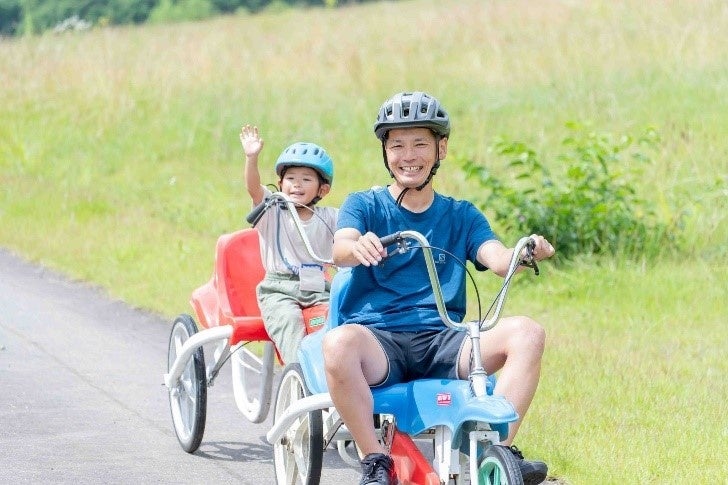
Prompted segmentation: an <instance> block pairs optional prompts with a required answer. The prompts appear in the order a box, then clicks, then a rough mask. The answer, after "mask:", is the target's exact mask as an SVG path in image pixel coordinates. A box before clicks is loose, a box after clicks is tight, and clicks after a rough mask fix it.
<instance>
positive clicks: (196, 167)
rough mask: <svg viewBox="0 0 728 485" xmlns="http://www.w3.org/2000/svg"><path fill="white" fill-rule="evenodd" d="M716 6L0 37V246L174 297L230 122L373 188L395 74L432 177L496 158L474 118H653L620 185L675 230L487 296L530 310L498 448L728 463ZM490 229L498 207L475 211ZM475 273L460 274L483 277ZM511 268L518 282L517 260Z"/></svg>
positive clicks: (637, 472)
mask: <svg viewBox="0 0 728 485" xmlns="http://www.w3.org/2000/svg"><path fill="white" fill-rule="evenodd" d="M727 30H728V10H726V8H725V6H724V5H723V3H722V2H719V1H717V0H713V1H705V2H681V3H679V2H638V1H636V0H628V1H626V2H606V1H595V2H563V1H562V2H527V1H525V0H517V1H513V2H494V1H480V0H460V1H434V0H411V1H400V2H396V3H388V2H377V3H367V4H364V5H357V6H348V7H345V8H341V9H336V10H316V9H310V10H300V11H299V10H290V11H284V12H281V13H275V14H273V13H270V14H264V15H260V16H236V17H224V18H219V19H215V20H211V21H206V22H200V23H186V24H180V25H173V26H162V25H155V26H145V27H138V28H118V29H101V30H95V31H91V32H88V33H84V34H71V35H63V36H53V35H46V36H43V37H37V38H27V39H19V40H2V41H0V120H2V121H1V122H0V245H2V246H4V247H7V248H9V249H11V250H12V251H14V252H17V253H18V254H20V255H22V256H24V257H26V258H28V259H30V260H33V261H37V262H39V263H42V264H44V265H47V266H49V267H52V268H56V269H58V270H61V271H63V272H65V273H66V274H68V275H70V276H71V277H74V278H79V279H83V280H88V281H92V282H94V283H97V284H100V285H102V286H103V287H105V288H107V289H108V291H109V293H110V294H111V295H113V296H114V297H117V298H121V299H124V300H126V301H128V302H129V303H131V304H133V305H136V306H139V307H143V308H147V309H151V310H153V311H155V312H158V313H160V314H161V315H163V316H165V317H167V318H171V317H172V316H173V315H175V314H177V313H179V312H182V311H188V310H189V306H188V298H189V295H190V292H191V290H192V289H193V288H195V287H196V286H198V285H200V284H201V283H203V282H204V281H206V280H207V278H208V277H209V276H210V273H211V271H212V260H213V250H214V244H215V240H216V238H217V236H218V235H219V234H221V233H223V232H228V231H232V230H234V229H237V228H239V227H241V226H242V225H243V218H244V216H245V215H246V213H247V212H248V210H249V201H248V198H247V195H246V194H245V190H244V187H243V184H242V180H241V173H242V162H243V157H242V155H241V149H240V147H239V142H238V139H237V133H238V131H239V129H240V126H241V125H242V124H244V123H254V124H257V125H258V126H259V127H260V128H261V129H262V132H263V136H264V138H265V142H266V146H265V150H264V152H263V155H262V166H263V170H264V171H265V170H267V172H265V173H267V174H268V176H265V177H264V180H266V181H271V182H272V181H274V178H273V176H272V173H273V169H272V167H273V162H274V161H275V158H276V157H277V155H278V153H279V152H280V151H281V150H282V149H283V148H284V147H285V146H287V145H288V144H290V143H291V142H292V141H295V140H298V139H307V140H310V141H314V142H317V143H319V144H321V145H323V146H324V147H326V149H327V150H328V151H329V153H330V154H331V155H332V157H333V158H334V161H335V163H336V170H337V174H336V182H335V184H334V187H333V191H332V194H331V195H330V196H329V197H328V198H327V199H326V202H328V203H330V204H333V205H338V204H340V203H341V201H342V200H343V199H344V197H345V196H346V194H347V193H348V192H350V191H353V190H358V189H362V188H366V187H368V186H370V185H372V184H386V183H387V182H388V178H387V174H386V172H385V170H384V168H383V166H382V162H381V153H380V148H379V146H378V144H377V142H376V139H375V138H374V136H373V134H372V131H371V128H372V123H373V121H374V118H375V116H376V113H377V110H378V107H379V104H380V103H381V102H382V101H383V100H384V99H385V98H387V97H388V96H390V95H391V94H393V93H395V92H397V91H401V90H414V89H421V90H425V91H429V92H430V93H432V94H433V95H435V96H437V97H438V98H440V100H441V101H442V102H443V103H444V105H445V106H446V107H447V108H448V110H449V112H450V114H451V116H452V118H453V136H452V138H451V140H450V152H449V157H448V160H446V161H445V162H444V164H443V168H442V169H441V170H440V172H439V173H438V175H437V177H436V185H437V188H438V190H440V191H442V192H444V193H449V194H454V195H457V196H462V197H469V196H473V195H475V190H476V189H477V188H476V187H475V186H474V185H471V184H470V183H469V182H466V181H465V179H464V175H463V173H462V172H461V171H460V168H459V166H458V164H457V163H456V161H457V160H463V159H467V158H472V159H475V160H479V161H481V162H482V163H485V164H489V165H491V166H493V168H494V170H501V171H502V170H503V168H504V167H503V166H502V164H503V161H502V160H498V159H496V158H495V157H494V155H493V154H491V153H490V152H489V151H488V145H489V144H490V142H491V141H492V140H493V138H494V137H495V136H496V135H501V134H503V135H506V136H507V137H509V138H517V139H521V140H523V141H525V142H526V143H528V144H529V145H530V146H533V147H534V148H536V149H537V150H539V152H541V153H543V154H545V159H547V160H548V159H549V158H548V155H549V154H554V153H558V146H557V144H558V143H559V142H560V141H561V139H562V138H563V137H564V136H565V134H566V129H565V128H564V124H565V123H566V122H567V121H570V120H577V121H584V122H589V123H591V124H592V125H593V126H594V127H595V129H597V130H599V131H609V132H614V133H621V132H632V131H634V130H636V129H640V128H642V127H644V126H647V125H653V126H655V127H656V128H657V130H658V131H659V132H660V134H661V135H662V138H663V144H662V146H661V150H660V152H659V154H658V156H657V157H656V158H655V161H654V163H653V165H652V166H651V167H650V171H649V172H648V174H647V176H646V177H645V180H644V182H643V184H642V185H641V186H640V187H639V189H640V190H641V191H642V193H644V194H646V196H647V197H648V199H649V200H651V201H652V203H654V204H655V205H656V207H658V208H659V210H660V211H662V212H664V213H666V214H670V213H672V212H674V211H685V212H686V214H687V218H686V220H685V238H686V247H685V249H684V251H683V252H682V253H680V254H679V255H675V256H669V255H668V256H665V257H664V258H663V259H661V260H659V261H656V262H652V263H649V264H648V263H642V262H629V261H623V260H616V261H611V260H599V259H588V260H583V261H577V262H574V263H573V264H570V265H568V266H565V267H554V266H553V265H550V264H548V263H546V264H544V265H543V275H542V276H540V277H539V278H538V279H536V280H533V281H519V282H518V284H517V285H516V287H515V288H514V291H513V293H512V296H511V297H510V298H509V302H508V308H507V311H511V312H519V313H521V312H523V313H526V314H530V315H534V316H536V317H537V318H538V319H539V321H541V322H542V323H543V324H544V326H545V327H546V328H547V331H548V335H549V345H548V347H547V351H546V355H545V359H544V370H543V377H542V382H541V385H540V388H539V393H538V394H537V397H536V400H535V402H534V405H533V406H532V408H531V410H530V411H529V416H528V419H527V420H526V423H525V425H524V426H523V427H522V431H521V434H520V436H519V439H518V444H519V446H521V447H522V448H523V449H525V450H526V452H527V454H528V455H529V456H537V457H540V458H543V459H545V460H546V461H547V462H549V464H550V466H551V470H552V472H553V473H554V474H555V475H557V476H559V477H561V478H562V479H564V480H565V481H569V482H571V483H575V484H581V483H600V484H601V483H621V482H628V483H655V484H661V483H672V482H677V481H680V480H682V479H686V480H689V481H691V482H696V483H713V482H718V481H720V480H721V479H724V477H726V476H728V465H726V463H725V460H724V459H723V457H724V456H725V455H726V454H728V421H726V416H728V410H727V409H726V404H725V396H728V386H727V385H726V379H725V378H724V376H725V374H726V371H728V369H727V368H726V367H727V365H726V359H725V357H724V355H725V354H726V353H727V351H728V341H727V340H728V337H727V335H728V332H726V331H725V328H724V324H725V320H726V317H725V316H726V314H727V313H728V312H726V307H727V305H726V303H725V301H726V296H727V292H726V289H725V288H726V276H725V275H726V270H728V264H726V262H725V257H726V256H728V224H726V214H728V139H726V137H725V133H726V132H728V103H727V102H726V99H728V77H726V75H725V73H726V72H728V58H726V56H725V52H726V47H728V44H727V43H726V41H725V35H724V33H725V32H726V31H727ZM496 226H497V224H496ZM496 280H497V279H496V278H493V277H492V276H490V275H484V276H480V277H479V278H478V281H479V282H480V285H481V287H482V288H481V291H483V292H487V291H492V290H493V289H494V288H495V286H496V284H497V283H498V281H496ZM522 280H525V279H524V278H522Z"/></svg>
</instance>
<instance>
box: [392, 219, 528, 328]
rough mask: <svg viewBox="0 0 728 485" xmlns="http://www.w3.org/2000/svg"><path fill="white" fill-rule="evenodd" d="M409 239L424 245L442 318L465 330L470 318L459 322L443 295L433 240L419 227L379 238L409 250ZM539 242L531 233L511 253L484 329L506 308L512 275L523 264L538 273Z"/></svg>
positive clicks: (426, 261) (431, 280)
mask: <svg viewBox="0 0 728 485" xmlns="http://www.w3.org/2000/svg"><path fill="white" fill-rule="evenodd" d="M406 239H413V240H415V241H417V242H418V243H419V247H420V249H422V252H423V255H424V257H425V265H426V266H427V275H428V276H429V278H430V284H431V285H432V292H433V293H434V295H435V304H436V305H437V311H438V313H439V314H440V319H441V320H442V322H443V323H444V324H445V325H446V326H448V327H450V328H456V329H461V330H463V329H467V328H468V326H469V324H468V322H455V321H453V320H452V319H451V318H450V316H449V315H448V314H447V308H446V307H445V298H444V296H443V293H442V286H441V284H440V278H439V276H438V274H437V270H436V269H435V258H434V257H433V256H432V247H431V246H430V242H429V241H428V240H427V238H426V237H425V236H424V235H423V234H421V233H419V232H417V231H399V232H396V233H394V234H389V235H387V236H384V237H382V238H380V239H379V241H380V242H381V243H382V246H384V247H387V246H391V245H392V244H395V243H398V244H399V245H400V247H399V252H406V251H408V250H409V249H410V247H409V246H408V245H407V243H406ZM535 245H536V241H534V240H533V238H531V237H530V236H527V237H522V238H521V239H520V240H519V241H518V242H517V243H516V245H515V247H514V248H513V255H512V256H511V261H510V263H509V265H508V270H507V271H506V274H505V275H504V277H503V279H504V283H503V288H502V289H501V291H500V293H499V294H498V299H497V302H496V305H495V310H494V312H493V316H492V317H491V318H490V319H488V320H487V321H485V322H483V323H482V324H480V330H481V331H485V330H489V329H491V328H493V327H494V326H495V324H496V323H497V322H498V319H499V318H500V314H501V311H502V309H503V304H504V303H505V298H506V294H507V293H508V288H509V286H510V283H511V277H512V276H513V275H514V274H515V272H516V271H517V270H518V267H519V266H520V265H525V266H528V267H530V268H533V269H534V271H535V273H536V274H537V275H538V266H537V265H536V260H535V258H534V257H533V248H534V247H535ZM524 249H526V255H525V257H524V258H521V252H523V250H524Z"/></svg>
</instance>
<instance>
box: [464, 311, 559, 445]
mask: <svg viewBox="0 0 728 485" xmlns="http://www.w3.org/2000/svg"><path fill="white" fill-rule="evenodd" d="M545 341H546V334H545V332H544V330H543V328H542V327H541V326H540V325H539V324H538V323H536V322H535V321H533V320H532V319H530V318H528V317H504V318H502V319H501V320H500V321H499V322H498V325H496V326H495V327H494V328H492V329H491V330H488V331H487V332H482V333H481V334H480V344H481V345H480V348H481V355H482V358H483V367H484V368H485V370H486V372H488V373H489V374H492V373H494V372H495V371H497V370H498V369H500V370H501V372H500V374H499V375H498V381H497V383H496V386H495V390H494V394H498V395H502V396H504V397H505V398H506V399H508V400H509V401H510V402H511V403H512V404H513V406H514V407H515V408H516V411H517V412H518V416H519V418H518V421H517V422H515V423H513V424H512V425H511V426H510V430H509V433H508V438H507V439H506V440H505V441H504V442H503V444H504V445H510V444H511V443H512V442H513V438H514V437H515V436H516V433H517V432H518V428H519V427H520V425H521V423H522V422H523V418H524V416H525V415H526V412H527V411H528V407H529V406H530V405H531V401H532V400H533V396H534V394H535V393H536V388H537V387H538V381H539V377H540V375H541V357H542V356H543V351H544V344H545ZM469 366H470V341H469V339H468V341H466V343H465V346H464V348H463V352H462V355H461V356H460V367H459V375H460V376H461V377H464V376H466V375H467V374H468V371H469Z"/></svg>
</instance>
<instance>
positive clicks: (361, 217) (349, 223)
mask: <svg viewBox="0 0 728 485" xmlns="http://www.w3.org/2000/svg"><path fill="white" fill-rule="evenodd" d="M366 215H367V214H366V205H365V204H364V196H363V194H362V193H360V192H356V193H353V194H350V195H349V196H348V197H347V198H346V199H345V200H344V203H343V204H341V207H340V208H339V217H338V221H337V223H336V229H337V230H338V229H348V228H351V229H356V230H357V231H359V232H360V233H362V234H364V233H366V232H367V227H366V225H365V221H366V220H367V217H366Z"/></svg>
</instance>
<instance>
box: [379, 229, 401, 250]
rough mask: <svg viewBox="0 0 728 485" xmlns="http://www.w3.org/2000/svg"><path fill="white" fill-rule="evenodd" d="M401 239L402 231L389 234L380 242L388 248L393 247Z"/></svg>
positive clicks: (380, 239)
mask: <svg viewBox="0 0 728 485" xmlns="http://www.w3.org/2000/svg"><path fill="white" fill-rule="evenodd" d="M401 238H402V236H401V233H400V231H397V232H395V233H394V234H389V235H388V236H384V237H381V238H379V242H380V243H382V246H384V247H385V248H386V247H387V246H391V245H392V244H394V243H396V242H397V241H399V240H400V239H401Z"/></svg>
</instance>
